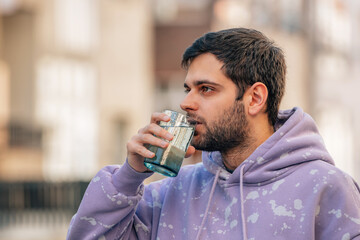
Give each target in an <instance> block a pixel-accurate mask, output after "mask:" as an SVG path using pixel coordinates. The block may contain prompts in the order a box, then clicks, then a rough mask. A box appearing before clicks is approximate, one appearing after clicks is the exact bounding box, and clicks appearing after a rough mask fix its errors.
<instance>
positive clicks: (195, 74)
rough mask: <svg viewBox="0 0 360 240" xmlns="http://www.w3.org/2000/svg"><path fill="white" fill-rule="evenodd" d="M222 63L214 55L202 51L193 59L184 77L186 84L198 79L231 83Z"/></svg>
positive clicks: (224, 83) (193, 82)
mask: <svg viewBox="0 0 360 240" xmlns="http://www.w3.org/2000/svg"><path fill="white" fill-rule="evenodd" d="M223 65H224V64H223V63H222V62H221V61H219V60H218V59H217V58H216V57H215V55H213V54H211V53H204V54H201V55H199V56H197V57H196V58H194V59H193V61H192V62H191V64H190V66H189V68H188V71H187V75H186V78H185V84H186V85H189V86H191V85H194V84H195V83H196V82H199V81H210V82H214V83H216V84H220V85H226V84H230V83H233V82H232V81H231V79H230V78H228V77H227V76H226V75H225V74H224V70H223V68H222V67H223Z"/></svg>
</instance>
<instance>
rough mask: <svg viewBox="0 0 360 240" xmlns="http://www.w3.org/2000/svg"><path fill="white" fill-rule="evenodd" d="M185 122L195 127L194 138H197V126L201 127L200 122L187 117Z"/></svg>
mask: <svg viewBox="0 0 360 240" xmlns="http://www.w3.org/2000/svg"><path fill="white" fill-rule="evenodd" d="M187 120H188V122H189V123H190V124H192V125H194V126H195V132H194V136H197V135H198V134H199V125H202V122H201V121H199V120H198V119H196V118H194V117H189V118H188V119H187Z"/></svg>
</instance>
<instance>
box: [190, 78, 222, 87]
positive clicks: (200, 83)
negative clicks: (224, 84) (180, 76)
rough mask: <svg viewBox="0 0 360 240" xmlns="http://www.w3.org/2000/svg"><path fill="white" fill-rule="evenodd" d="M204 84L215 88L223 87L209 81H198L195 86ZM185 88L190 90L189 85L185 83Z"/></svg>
mask: <svg viewBox="0 0 360 240" xmlns="http://www.w3.org/2000/svg"><path fill="white" fill-rule="evenodd" d="M202 84H210V85H214V86H221V85H220V84H218V83H216V82H212V81H209V80H198V81H195V82H194V85H195V86H199V85H202ZM184 88H189V85H188V84H187V83H184Z"/></svg>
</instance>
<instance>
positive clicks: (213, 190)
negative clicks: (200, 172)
mask: <svg viewBox="0 0 360 240" xmlns="http://www.w3.org/2000/svg"><path fill="white" fill-rule="evenodd" d="M220 170H221V169H220V168H219V169H218V170H217V172H216V175H215V178H214V182H213V185H212V187H211V191H210V197H209V200H208V203H207V206H206V210H205V214H204V217H203V219H202V222H201V225H200V228H199V231H198V234H197V236H196V240H199V239H200V235H201V232H202V229H203V227H204V225H205V220H206V218H207V215H208V212H209V208H210V203H211V200H212V198H213V196H214V192H215V186H216V183H217V180H218V179H219V175H220Z"/></svg>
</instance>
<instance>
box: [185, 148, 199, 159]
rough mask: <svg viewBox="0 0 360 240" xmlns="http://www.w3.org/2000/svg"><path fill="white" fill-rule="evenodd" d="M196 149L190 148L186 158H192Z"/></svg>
mask: <svg viewBox="0 0 360 240" xmlns="http://www.w3.org/2000/svg"><path fill="white" fill-rule="evenodd" d="M195 151H196V149H195V148H194V147H193V146H189V147H188V149H187V151H186V153H185V158H188V157H191V156H192V155H193V154H194V153H195Z"/></svg>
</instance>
